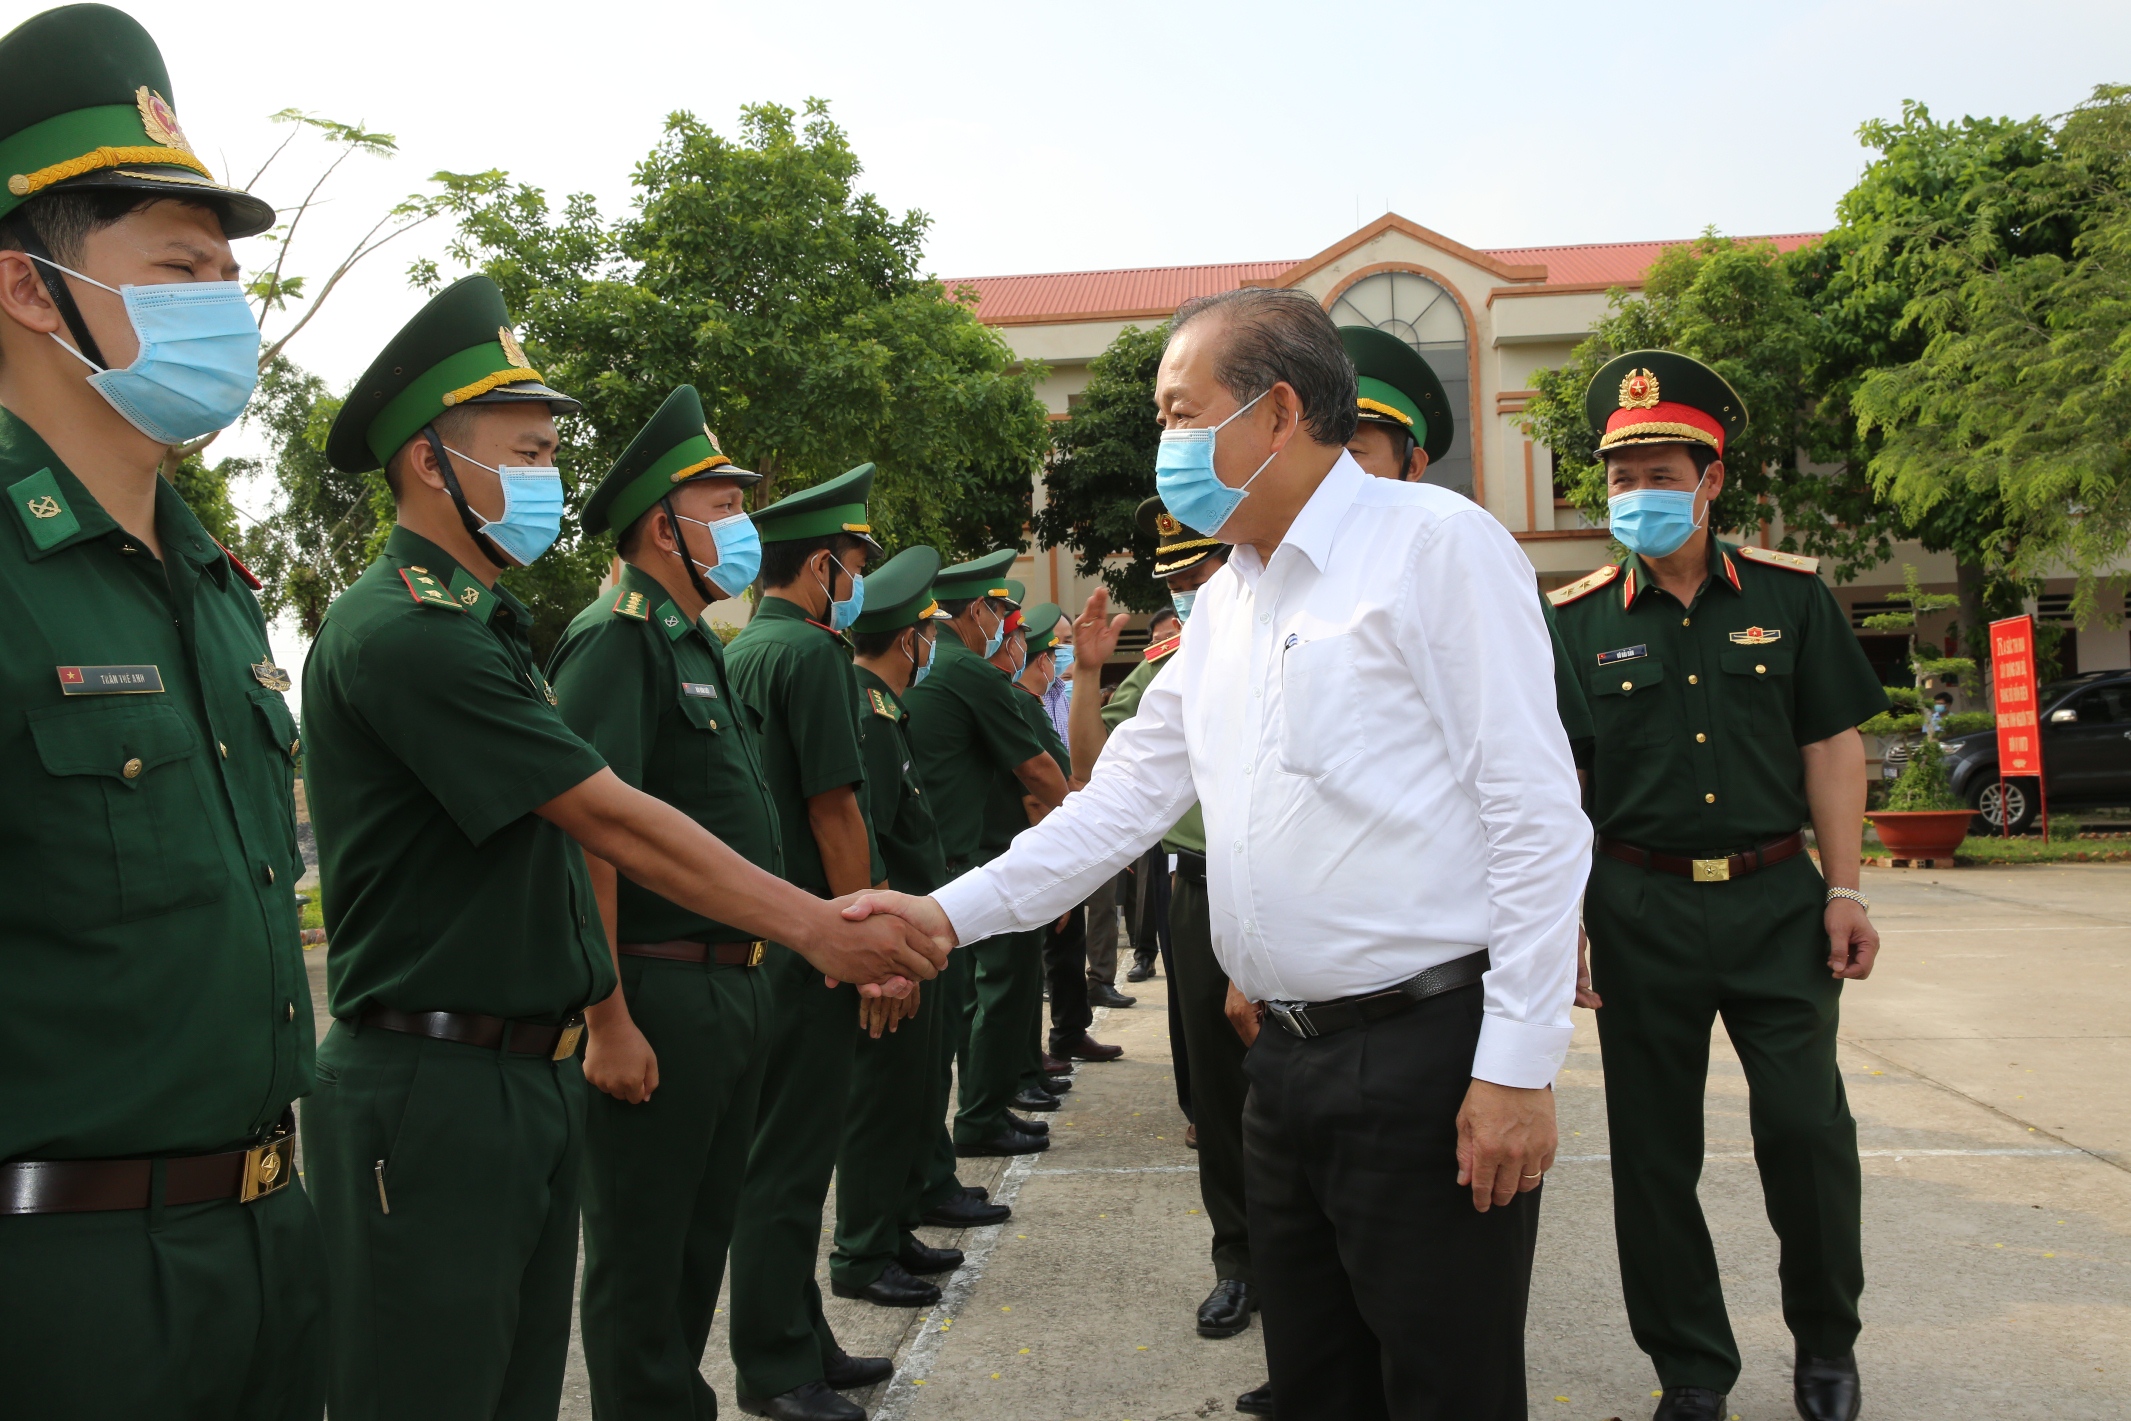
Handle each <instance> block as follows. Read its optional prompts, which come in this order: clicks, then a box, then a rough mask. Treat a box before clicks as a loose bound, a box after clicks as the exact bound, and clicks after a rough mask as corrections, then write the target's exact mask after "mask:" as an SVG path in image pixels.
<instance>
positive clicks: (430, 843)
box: [303, 528, 614, 1021]
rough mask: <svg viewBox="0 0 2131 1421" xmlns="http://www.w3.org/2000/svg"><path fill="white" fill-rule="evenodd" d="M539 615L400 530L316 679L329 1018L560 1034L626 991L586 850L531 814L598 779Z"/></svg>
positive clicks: (323, 646)
mask: <svg viewBox="0 0 2131 1421" xmlns="http://www.w3.org/2000/svg"><path fill="white" fill-rule="evenodd" d="M531 624H532V617H531V615H530V614H529V613H528V612H527V611H526V609H525V607H524V605H523V604H522V603H520V602H519V601H518V599H517V598H515V597H513V596H512V595H511V594H510V593H509V592H506V591H504V590H503V589H502V588H500V587H498V588H495V589H493V590H490V589H487V588H484V587H482V586H481V584H480V583H479V582H477V581H475V580H474V578H473V577H472V576H471V575H470V574H469V573H467V572H466V571H464V570H463V569H462V568H460V567H459V565H458V564H457V563H455V562H453V561H452V559H451V558H450V557H449V556H447V555H446V554H445V552H444V551H443V549H441V548H439V547H437V545H436V544H434V543H432V542H430V541H429V540H428V539H426V538H423V537H419V536H417V535H416V534H414V533H410V532H409V531H407V530H406V529H405V528H395V529H393V530H392V534H391V536H390V537H389V538H388V539H387V540H386V542H385V551H384V552H383V553H382V554H381V555H379V557H378V559H377V561H375V562H373V563H371V564H370V566H369V567H368V568H367V569H366V570H365V571H364V572H363V574H362V576H361V577H358V578H357V579H356V580H355V584H354V586H352V587H350V588H349V589H348V590H347V591H346V592H344V593H342V594H341V595H340V597H339V598H338V599H336V600H335V601H334V603H333V606H332V608H331V610H329V611H328V612H327V613H326V619H325V622H324V624H323V625H322V626H320V627H319V629H318V640H317V642H316V643H314V644H313V646H312V648H311V655H310V659H309V660H308V661H307V662H305V664H304V668H303V718H304V739H305V741H306V744H307V748H308V751H309V759H308V763H307V767H306V768H307V770H308V774H307V775H306V778H305V788H306V790H307V791H308V796H309V801H310V808H311V819H312V822H313V823H314V824H315V825H316V827H317V830H318V848H319V876H320V879H321V882H322V886H323V889H324V906H325V915H326V933H327V937H328V939H329V941H330V942H331V943H332V948H331V956H330V957H329V958H328V959H327V963H326V980H327V985H328V994H329V1002H330V1005H331V1008H332V1012H333V1015H334V1016H335V1017H338V1018H340V1019H342V1020H347V1019H351V1018H354V1017H358V1016H360V1015H361V1014H362V1012H363V1011H364V1010H365V1009H367V1008H369V1007H372V1006H380V1007H390V1008H393V1009H395V1010H398V1011H407V1012H420V1011H458V1012H482V1013H486V1014H488V1015H490V1016H501V1017H509V1018H512V1019H516V1020H531V1021H559V1020H561V1019H563V1018H564V1017H566V1016H568V1015H569V1014H570V1013H572V1012H574V1011H576V1010H578V1009H579V1008H580V1007H582V1006H584V1005H585V1004H586V1003H588V1002H596V1001H599V1000H601V999H602V998H604V997H605V996H606V995H607V994H608V993H609V992H611V991H613V990H614V969H613V965H612V963H611V962H610V961H609V959H608V955H607V943H606V933H605V930H604V929H603V928H602V927H601V925H600V921H599V912H598V908H597V905H596V904H595V902H594V900H593V897H592V886H591V880H590V879H589V878H587V876H586V874H585V862H584V855H583V854H582V853H581V852H580V851H579V850H578V847H577V845H576V843H575V842H574V841H573V840H572V839H571V838H570V837H569V835H567V834H565V833H563V831H562V830H560V829H558V828H556V827H555V826H554V825H553V824H550V823H548V821H547V820H545V819H542V818H540V817H539V816H537V815H535V814H534V813H533V812H532V811H533V810H534V809H535V808H537V807H539V806H540V805H543V804H545V803H547V802H548V801H549V800H551V799H553V798H554V797H555V796H557V795H559V794H561V793H562V792H563V791H564V790H567V789H571V788H573V787H575V786H577V785H580V784H582V783H584V782H585V781H586V780H588V779H590V778H591V777H592V776H593V775H595V774H597V773H599V771H600V770H601V769H603V768H605V765H606V762H605V761H604V760H602V759H601V758H600V755H599V752H598V751H597V750H594V749H593V748H592V747H591V746H590V745H587V744H586V743H585V742H584V741H583V740H582V739H580V738H579V737H578V736H577V734H576V733H575V732H573V731H572V730H571V729H570V727H569V726H568V725H566V724H564V723H563V719H562V716H561V715H560V713H558V712H557V710H556V709H555V704H554V702H555V693H554V692H553V691H552V690H551V689H550V688H549V687H548V684H547V681H546V679H545V678H544V677H543V676H542V675H541V674H540V671H539V669H538V668H537V667H536V666H534V664H533V647H532V642H531V641H530V640H529V639H528V636H527V631H528V629H529V628H530V626H531Z"/></svg>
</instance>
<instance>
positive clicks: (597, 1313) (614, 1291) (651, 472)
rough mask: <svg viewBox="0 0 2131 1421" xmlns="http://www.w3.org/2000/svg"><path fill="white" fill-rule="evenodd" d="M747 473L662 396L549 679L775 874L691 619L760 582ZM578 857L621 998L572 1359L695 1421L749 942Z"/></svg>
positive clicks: (591, 1100) (641, 1410)
mask: <svg viewBox="0 0 2131 1421" xmlns="http://www.w3.org/2000/svg"><path fill="white" fill-rule="evenodd" d="M760 477H761V476H760V475H759V474H753V473H749V472H747V471H746V470H744V469H740V468H738V467H736V466H735V465H734V464H733V462H732V460H730V459H728V458H727V457H726V456H725V455H724V453H723V452H722V451H720V450H719V448H718V446H717V442H716V441H715V440H714V439H713V438H711V436H710V433H709V430H708V429H707V428H706V427H705V425H704V423H703V402H702V400H701V399H700V398H699V397H698V396H697V394H696V391H695V388H694V387H693V386H690V385H683V386H681V387H680V388H679V389H677V390H675V391H674V392H673V393H672V394H671V395H669V396H668V397H667V398H666V401H665V403H664V404H662V405H661V406H660V407H659V410H658V413H657V414H655V415H653V416H652V418H651V421H650V423H648V424H646V425H645V426H644V428H643V430H642V431H641V432H640V433H638V435H637V436H636V438H635V439H634V440H632V441H631V442H630V444H629V447H628V448H627V449H625V450H623V451H622V456H621V458H619V459H617V460H616V461H615V463H614V467H613V468H612V469H610V470H609V471H608V472H607V476H606V477H605V478H604V479H602V480H601V481H600V484H599V487H598V488H596V489H595V490H593V493H592V497H591V498H590V499H589V500H587V502H586V504H585V511H584V530H585V533H586V535H587V536H596V535H598V534H601V533H606V532H612V533H613V534H614V535H615V539H616V544H617V546H618V548H619V549H620V553H621V558H622V564H623V566H622V574H621V579H620V583H619V585H618V586H616V587H615V588H613V589H612V590H610V591H607V592H603V593H601V595H600V596H598V597H596V598H594V599H593V601H592V603H591V604H590V605H589V606H587V607H586V608H585V609H584V610H583V611H582V612H580V613H578V615H577V617H576V619H575V620H574V621H572V622H571V623H570V628H569V630H568V631H567V632H565V633H564V634H563V638H562V642H561V644H560V645H559V646H557V647H556V649H555V655H554V658H553V660H552V661H551V662H550V663H549V666H548V678H549V680H550V682H551V683H552V684H553V685H554V687H555V695H556V697H557V699H558V701H559V703H560V705H559V709H560V710H561V711H562V718H563V720H564V721H566V722H567V723H568V724H569V726H570V728H571V729H572V730H574V731H576V732H577V733H578V734H579V735H581V736H583V737H584V739H585V740H586V742H587V743H589V744H590V745H591V746H592V748H593V749H595V750H597V751H598V752H599V753H600V756H601V758H603V759H604V760H605V761H606V762H607V766H608V768H609V769H611V770H613V771H614V773H615V775H616V776H617V777H618V778H619V779H620V780H621V781H622V782H623V783H624V784H627V785H629V786H631V787H632V788H636V789H641V790H644V791H645V792H647V793H649V794H652V795H655V796H657V797H658V798H659V799H661V800H663V801H665V802H666V803H667V804H670V805H672V806H673V807H674V808H676V809H678V810H680V811H681V812H682V813H683V814H686V815H687V816H688V817H689V818H691V819H693V820H694V821H695V822H697V823H698V824H701V825H702V826H703V827H704V828H706V829H708V830H710V831H711V832H713V833H715V834H716V835H717V836H718V837H719V838H720V839H722V840H723V841H724V842H725V843H726V844H727V845H729V846H730V847H731V848H733V849H734V850H735V851H736V852H738V853H740V854H742V855H744V856H745V857H746V858H747V860H748V861H749V862H750V863H753V864H754V865H755V866H756V867H758V868H761V869H764V870H766V871H767V872H770V873H778V872H780V871H781V870H782V868H783V859H782V857H781V855H780V854H779V851H778V826H777V813H776V808H775V806H774V805H773V804H772V802H771V800H770V793H769V786H768V785H767V784H766V783H765V782H764V780H763V775H762V762H761V757H760V755H759V753H758V752H757V750H756V745H755V735H756V731H755V728H754V727H753V725H751V724H750V723H749V715H748V712H747V711H746V710H745V709H744V708H743V707H742V706H741V704H740V702H739V699H738V697H736V696H735V695H734V694H733V692H732V688H731V685H730V683H729V679H728V677H727V676H726V672H725V648H724V645H723V643H721V642H720V641H719V640H718V638H717V637H716V636H715V635H714V634H712V633H711V632H709V631H708V630H706V629H705V627H704V625H703V622H702V617H703V613H704V611H705V610H706V609H707V608H708V607H709V606H710V604H712V603H713V602H718V601H722V600H724V599H726V598H728V597H735V596H738V595H739V594H740V593H741V592H743V591H745V590H746V588H747V587H748V585H749V584H750V583H752V582H753V581H754V580H755V571H756V568H757V567H758V566H759V564H760V561H761V558H760V544H759V542H758V541H757V540H756V537H755V527H754V524H753V523H752V522H750V521H749V520H748V517H747V510H746V506H745V503H744V499H745V489H746V487H747V485H749V484H752V483H755V482H756V481H757V480H759V479H760ZM586 864H587V867H588V868H589V869H590V872H591V879H592V892H593V896H594V897H595V898H596V899H597V900H598V902H599V910H600V920H601V922H603V923H604V924H605V925H606V930H607V940H608V942H609V944H610V945H611V946H612V947H613V949H614V951H615V952H616V954H617V955H616V957H615V970H616V972H617V973H618V974H619V976H620V978H621V990H620V991H618V992H615V993H613V994H612V995H610V996H608V997H607V998H606V1000H604V1001H602V1002H597V1003H594V1004H593V1005H591V1006H589V1007H587V1008H586V1009H585V1028H586V1037H585V1056H584V1073H585V1079H586V1081H588V1082H589V1083H590V1084H591V1085H592V1086H594V1087H595V1090H594V1091H592V1092H588V1093H587V1101H586V1113H585V1168H584V1186H583V1187H584V1251H585V1281H584V1302H583V1312H582V1317H581V1322H580V1326H581V1329H582V1332H583V1335H584V1348H585V1368H586V1370H587V1372H589V1373H590V1376H591V1382H592V1404H593V1406H594V1407H595V1408H597V1410H598V1411H599V1412H600V1413H601V1414H602V1415H613V1416H630V1417H643V1418H672V1421H692V1418H694V1417H696V1416H699V1415H710V1414H713V1413H714V1412H715V1410H716V1407H717V1401H716V1398H715V1397H714V1396H713V1395H712V1394H711V1390H710V1385H709V1383H707V1382H705V1381H704V1380H703V1376H702V1372H701V1366H702V1361H703V1347H704V1343H705V1341H706V1340H707V1339H708V1338H709V1336H710V1322H711V1315H712V1313H713V1312H714V1311H715V1310H716V1307H717V1301H718V1290H719V1286H720V1284H721V1283H722V1282H723V1281H724V1273H725V1253H726V1248H727V1245H728V1244H729V1243H730V1242H731V1240H732V1230H733V1214H734V1209H735V1206H736V1205H737V1203H738V1201H739V1197H740V1179H741V1175H742V1174H743V1173H744V1171H745V1170H746V1167H747V1151H748V1146H749V1144H750V1143H752V1141H753V1140H754V1136H755V1102H756V1097H757V1096H758V1095H759V1094H760V1092H761V1088H762V1053H761V1051H760V1050H759V1049H758V1047H759V1045H760V1043H761V1042H762V1041H763V1040H764V1039H765V1038H766V1037H767V1035H768V1027H769V1018H770V1003H771V995H770V990H769V987H768V984H767V983H766V982H765V981H764V978H763V974H762V971H761V964H762V960H763V957H764V954H765V948H764V944H763V943H762V941H761V940H760V939H759V938H750V936H749V935H748V934H747V933H744V932H741V931H740V930H739V929H737V928H733V927H729V926H726V925H725V924H722V923H718V922H713V921H711V920H710V919H708V918H706V917H704V916H703V915H702V914H700V913H696V912H693V911H691V910H690V909H687V908H684V907H681V906H680V905H678V904H676V903H673V902H671V901H669V900H668V899H665V898H662V897H660V896H659V895H658V894H657V893H654V892H652V891H651V890H650V889H647V888H644V887H642V886H640V885H638V884H636V883H633V882H631V881H630V880H628V879H626V878H621V877H620V876H619V875H617V874H616V873H615V871H614V868H613V866H612V865H610V864H608V863H607V862H606V861H605V860H603V859H598V858H588V859H587V860H586Z"/></svg>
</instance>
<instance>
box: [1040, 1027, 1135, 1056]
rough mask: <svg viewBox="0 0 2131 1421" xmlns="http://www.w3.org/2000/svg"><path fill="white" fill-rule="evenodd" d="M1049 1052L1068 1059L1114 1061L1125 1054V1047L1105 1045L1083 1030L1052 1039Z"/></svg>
mask: <svg viewBox="0 0 2131 1421" xmlns="http://www.w3.org/2000/svg"><path fill="white" fill-rule="evenodd" d="M1051 1054H1052V1055H1054V1056H1063V1057H1065V1058H1066V1059H1067V1060H1070V1061H1114V1060H1116V1059H1117V1058H1118V1057H1120V1056H1122V1055H1124V1054H1125V1048H1124V1047H1122V1046H1105V1045H1103V1044H1102V1042H1100V1041H1097V1040H1096V1039H1095V1038H1094V1037H1092V1036H1090V1035H1088V1033H1087V1032H1085V1031H1083V1032H1081V1033H1080V1034H1079V1035H1078V1036H1070V1037H1067V1038H1065V1039H1064V1040H1062V1041H1061V1040H1054V1041H1052V1042H1051Z"/></svg>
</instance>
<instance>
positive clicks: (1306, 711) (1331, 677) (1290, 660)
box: [1280, 634, 1366, 778]
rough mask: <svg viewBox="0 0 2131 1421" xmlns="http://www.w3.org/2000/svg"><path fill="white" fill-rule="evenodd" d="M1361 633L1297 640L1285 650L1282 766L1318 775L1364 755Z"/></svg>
mask: <svg viewBox="0 0 2131 1421" xmlns="http://www.w3.org/2000/svg"><path fill="white" fill-rule="evenodd" d="M1355 652H1356V645H1355V638H1354V637H1353V636H1352V635H1351V634H1348V635H1341V636H1328V637H1320V638H1318V639H1317V640H1315V641H1302V642H1296V643H1295V644H1294V645H1292V646H1288V647H1286V648H1284V649H1283V650H1282V651H1281V654H1280V768H1281V769H1283V770H1285V771H1287V772H1288V773H1289V774H1291V775H1307V776H1310V777H1311V778H1315V777H1317V776H1319V775H1324V774H1328V773H1330V772H1331V771H1333V770H1335V769H1338V768H1339V767H1340V766H1341V765H1343V764H1345V763H1346V762H1347V761H1349V760H1351V759H1353V758H1354V757H1355V756H1356V755H1359V754H1360V753H1361V752H1362V751H1363V749H1365V748H1366V747H1365V746H1364V744H1363V736H1362V733H1361V722H1360V719H1359V717H1358V716H1357V715H1356V708H1357V703H1358V697H1359V680H1360V678H1359V673H1358V672H1357V670H1356V668H1355V664H1354V660H1355Z"/></svg>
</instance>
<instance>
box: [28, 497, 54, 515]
mask: <svg viewBox="0 0 2131 1421" xmlns="http://www.w3.org/2000/svg"><path fill="white" fill-rule="evenodd" d="M29 510H30V516H31V517H33V518H57V517H58V516H59V500H58V499H56V498H54V497H52V496H51V495H50V494H45V495H43V496H42V497H38V498H33V499H31V500H30V502H29Z"/></svg>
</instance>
